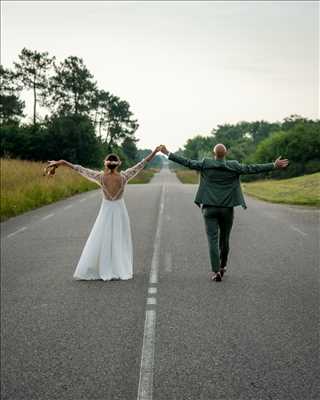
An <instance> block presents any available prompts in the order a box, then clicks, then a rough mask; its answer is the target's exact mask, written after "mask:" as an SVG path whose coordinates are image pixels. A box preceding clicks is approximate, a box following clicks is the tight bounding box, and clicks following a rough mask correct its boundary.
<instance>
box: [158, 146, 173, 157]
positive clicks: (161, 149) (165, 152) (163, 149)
mask: <svg viewBox="0 0 320 400" xmlns="http://www.w3.org/2000/svg"><path fill="white" fill-rule="evenodd" d="M159 151H160V152H161V153H163V154H165V155H166V156H167V155H168V154H169V153H170V152H169V150H168V149H167V148H166V146H165V145H164V144H160V145H159V146H157V147H156V148H155V150H154V152H155V153H158V152H159Z"/></svg>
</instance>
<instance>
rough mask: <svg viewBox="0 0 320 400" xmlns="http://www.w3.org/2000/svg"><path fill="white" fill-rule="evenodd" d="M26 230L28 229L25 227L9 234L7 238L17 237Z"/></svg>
mask: <svg viewBox="0 0 320 400" xmlns="http://www.w3.org/2000/svg"><path fill="white" fill-rule="evenodd" d="M26 229H27V227H26V226H23V227H22V228H20V229H18V230H16V231H15V232H12V233H9V235H7V238H8V237H11V236H14V235H16V234H17V233H19V232H22V231H25V230H26Z"/></svg>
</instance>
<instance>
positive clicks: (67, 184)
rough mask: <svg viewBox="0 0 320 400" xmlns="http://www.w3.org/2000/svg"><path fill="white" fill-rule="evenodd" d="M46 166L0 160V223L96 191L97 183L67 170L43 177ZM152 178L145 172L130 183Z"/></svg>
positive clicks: (148, 171) (44, 164) (23, 161)
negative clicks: (73, 196) (38, 208)
mask: <svg viewBox="0 0 320 400" xmlns="http://www.w3.org/2000/svg"><path fill="white" fill-rule="evenodd" d="M46 165H47V163H42V162H37V161H25V160H17V159H10V158H1V159H0V170H1V171H0V173H1V202H0V220H1V221H4V220H6V219H8V218H10V217H13V216H16V215H18V214H21V213H23V212H26V211H29V210H32V209H34V208H37V207H40V206H43V205H45V204H50V203H53V202H55V201H57V200H61V199H63V198H66V197H69V196H72V195H74V194H76V193H81V192H86V191H88V190H92V189H99V186H98V185H97V184H95V183H94V182H90V181H89V180H87V179H86V178H84V177H82V176H81V175H79V174H78V173H77V172H75V171H73V170H71V169H70V168H68V167H62V166H60V167H58V168H57V170H56V174H55V175H54V177H48V176H43V169H44V167H45V166H46ZM153 175H154V172H153V171H151V170H144V171H142V172H141V173H140V174H139V175H138V176H137V177H136V178H135V179H132V180H131V181H130V183H147V182H149V180H150V179H151V178H152V176H153Z"/></svg>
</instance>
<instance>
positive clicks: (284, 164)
mask: <svg viewBox="0 0 320 400" xmlns="http://www.w3.org/2000/svg"><path fill="white" fill-rule="evenodd" d="M288 164H289V161H288V160H287V159H284V160H281V156H280V157H278V158H277V159H276V161H275V162H274V165H275V167H276V168H280V169H281V168H286V167H287V166H288Z"/></svg>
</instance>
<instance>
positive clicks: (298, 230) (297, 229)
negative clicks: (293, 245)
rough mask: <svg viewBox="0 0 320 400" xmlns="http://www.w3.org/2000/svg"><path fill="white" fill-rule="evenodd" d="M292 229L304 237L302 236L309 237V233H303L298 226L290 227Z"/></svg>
mask: <svg viewBox="0 0 320 400" xmlns="http://www.w3.org/2000/svg"><path fill="white" fill-rule="evenodd" d="M290 228H291V229H292V230H293V231H296V232H298V233H300V235H302V236H308V234H307V233H305V232H303V231H301V230H300V229H299V228H297V227H296V226H293V225H290Z"/></svg>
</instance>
